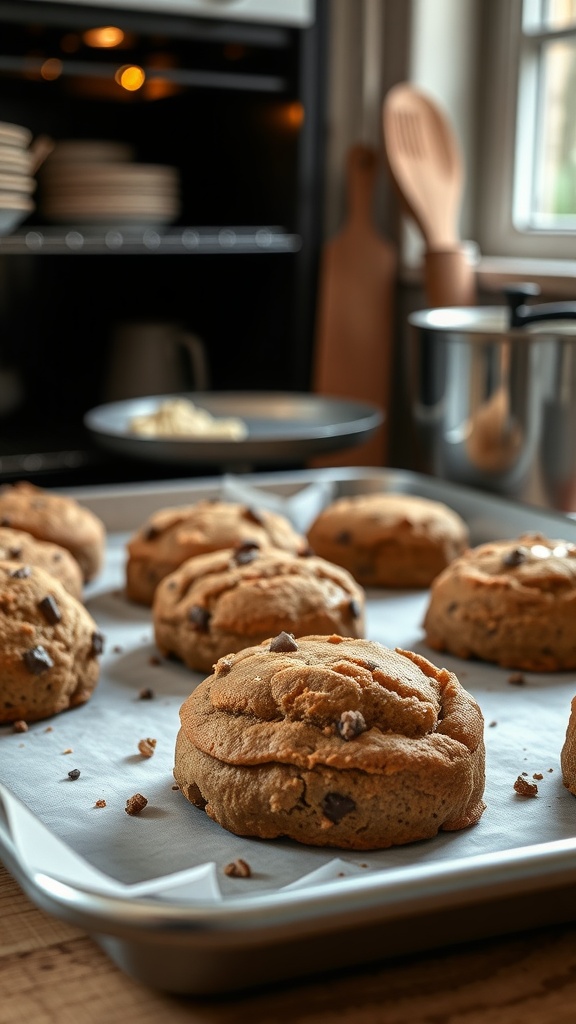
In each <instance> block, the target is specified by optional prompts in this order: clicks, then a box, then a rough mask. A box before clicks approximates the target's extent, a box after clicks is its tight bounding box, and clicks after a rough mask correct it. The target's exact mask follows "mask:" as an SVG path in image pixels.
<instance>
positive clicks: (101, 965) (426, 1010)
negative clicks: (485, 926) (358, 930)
mask: <svg viewBox="0 0 576 1024" xmlns="http://www.w3.org/2000/svg"><path fill="white" fill-rule="evenodd" d="M575 1020H576V924H574V925H571V926H566V925H563V926H558V927H555V928H547V929H545V930H539V931H534V932H528V933H526V934H523V935H519V936H514V937H513V938H507V939H494V940H492V941H489V942H479V943H475V944H470V945H466V946H462V947H460V948H459V949H456V950H454V949H450V950H442V951H439V952H434V953H431V954H425V955H421V956H418V957H414V956H411V957H405V958H403V959H402V960H399V961H397V962H395V963H391V962H388V963H386V964H384V965H382V966H378V967H372V968H367V969H364V970H355V971H353V972H350V973H344V974H342V973H339V974H338V975H336V976H334V977H331V978H322V979H314V980H309V981H304V982H301V981H299V982H297V983H294V984H292V985H282V986H275V987H274V988H273V989H272V988H271V989H260V990H258V991H255V992H250V993H249V994H242V995H235V996H227V997H226V998H223V999H215V998H198V997H194V996H190V997H186V998H184V997H181V996H171V995H165V994H163V993H159V992H155V991H153V990H149V989H147V988H145V987H144V986H143V985H141V984H140V983H138V982H135V981H133V980H132V979H130V978H128V977H127V976H126V975H124V974H123V973H122V972H121V971H119V970H118V968H116V967H115V966H114V964H113V963H112V961H111V960H109V959H108V957H107V956H106V955H105V954H104V953H103V952H102V951H101V950H100V949H99V947H98V946H96V945H95V944H94V943H93V942H92V940H91V939H90V938H89V937H88V936H87V935H85V934H84V933H83V932H81V931H79V930H78V929H77V928H74V927H72V926H70V925H68V924H65V923H63V922H62V921H60V920H58V919H56V918H53V917H50V916H48V915H47V914H45V913H44V912H43V911H40V910H38V909H37V908H36V907H35V906H34V905H33V904H32V903H31V902H30V901H29V900H28V898H27V897H26V896H25V895H24V893H23V892H22V890H21V889H20V887H19V886H18V884H17V883H16V882H15V881H14V880H13V879H12V878H11V876H10V875H9V874H8V872H7V871H6V870H5V869H4V868H3V867H2V866H1V865H0V1022H1V1024H77V1022H82V1024H102V1022H106V1024H157V1022H158V1021H161V1022H162V1024H180V1022H181V1021H187V1022H192V1024H574V1021H575Z"/></svg>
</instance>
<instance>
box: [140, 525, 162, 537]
mask: <svg viewBox="0 0 576 1024" xmlns="http://www.w3.org/2000/svg"><path fill="white" fill-rule="evenodd" d="M160 532H161V531H160V530H159V529H158V527H157V526H152V525H151V526H147V527H146V529H145V531H144V540H156V537H159V536H160Z"/></svg>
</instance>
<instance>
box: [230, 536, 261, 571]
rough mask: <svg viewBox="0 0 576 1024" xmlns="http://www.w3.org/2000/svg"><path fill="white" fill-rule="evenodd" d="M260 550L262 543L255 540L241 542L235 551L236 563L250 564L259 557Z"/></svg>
mask: <svg viewBox="0 0 576 1024" xmlns="http://www.w3.org/2000/svg"><path fill="white" fill-rule="evenodd" d="M259 551H260V545H259V544H257V543H256V541H254V540H247V541H244V543H243V544H239V545H238V547H237V548H236V550H235V552H234V561H235V562H236V565H248V564H249V563H250V562H253V561H254V559H255V558H257V557H258V552H259Z"/></svg>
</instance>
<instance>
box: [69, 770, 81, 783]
mask: <svg viewBox="0 0 576 1024" xmlns="http://www.w3.org/2000/svg"><path fill="white" fill-rule="evenodd" d="M68 778H69V779H72V782H74V781H75V779H79V778H80V769H79V768H73V769H72V771H70V772H68Z"/></svg>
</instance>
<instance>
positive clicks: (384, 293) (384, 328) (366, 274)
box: [311, 144, 397, 466]
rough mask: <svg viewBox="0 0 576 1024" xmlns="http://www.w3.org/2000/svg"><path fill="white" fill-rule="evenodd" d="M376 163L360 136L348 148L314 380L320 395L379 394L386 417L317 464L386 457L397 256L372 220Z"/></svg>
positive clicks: (323, 290)
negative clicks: (343, 204)
mask: <svg viewBox="0 0 576 1024" xmlns="http://www.w3.org/2000/svg"><path fill="white" fill-rule="evenodd" d="M378 165H379V156H378V152H377V150H376V149H375V148H373V147H371V146H366V145H362V144H357V145H355V146H352V147H351V149H350V150H349V152H348V157H347V166H346V182H347V198H348V210H347V216H346V220H345V222H344V224H343V226H342V227H341V229H340V230H339V231H338V233H337V234H336V235H335V236H334V237H333V238H332V239H330V240H329V241H328V242H327V243H326V245H325V248H324V251H323V254H322V259H321V264H320V275H319V290H318V304H317V319H316V337H315V349H314V361H313V379H312V387H313V390H314V391H315V392H316V393H317V394H321V395H330V396H335V397H339V398H352V399H364V400H366V401H370V402H374V403H375V404H376V405H378V406H380V407H381V408H382V410H383V411H384V413H385V420H384V423H383V425H382V426H381V427H379V428H378V430H377V431H376V433H375V434H374V435H373V436H372V437H371V438H369V439H368V441H365V442H363V443H362V444H361V445H357V446H355V447H353V448H346V449H344V450H343V451H342V452H336V453H334V454H332V453H330V454H328V455H323V456H318V457H316V458H314V460H312V463H311V464H312V465H313V466H348V465H356V466H384V465H386V462H387V457H388V422H387V419H386V415H387V412H388V405H389V397H390V377H391V372H392V331H393V299H394V286H395V283H396V266H397V257H396V250H395V248H394V246H393V245H392V244H391V243H390V242H388V241H387V240H385V239H384V238H383V237H382V236H381V234H380V233H379V232H378V230H377V229H376V227H375V225H374V223H373V210H372V208H373V201H374V188H375V183H376V176H377V173H378Z"/></svg>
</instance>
